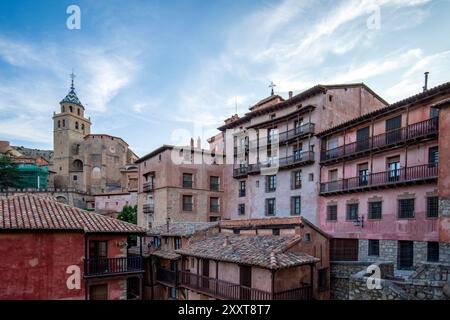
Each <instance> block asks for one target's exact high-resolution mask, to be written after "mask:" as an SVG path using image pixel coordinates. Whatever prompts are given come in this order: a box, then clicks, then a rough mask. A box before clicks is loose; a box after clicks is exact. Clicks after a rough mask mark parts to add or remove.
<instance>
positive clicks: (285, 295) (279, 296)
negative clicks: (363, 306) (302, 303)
mask: <svg viewBox="0 0 450 320" xmlns="http://www.w3.org/2000/svg"><path fill="white" fill-rule="evenodd" d="M179 281H180V286H182V287H184V288H187V289H190V290H194V291H197V292H200V293H203V294H206V295H209V296H211V297H214V298H217V299H222V300H308V299H311V294H312V292H311V286H309V285H304V286H300V287H297V288H294V289H291V290H286V291H281V292H276V293H271V292H267V291H263V290H259V289H255V288H250V287H246V286H243V285H239V284H235V283H231V282H228V281H223V280H219V279H216V278H210V277H207V276H202V275H198V274H195V273H191V272H188V271H181V272H180V277H179Z"/></svg>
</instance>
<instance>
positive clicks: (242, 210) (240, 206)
mask: <svg viewBox="0 0 450 320" xmlns="http://www.w3.org/2000/svg"><path fill="white" fill-rule="evenodd" d="M238 215H240V216H243V215H245V203H239V204H238Z"/></svg>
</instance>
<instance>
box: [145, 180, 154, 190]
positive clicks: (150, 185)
mask: <svg viewBox="0 0 450 320" xmlns="http://www.w3.org/2000/svg"><path fill="white" fill-rule="evenodd" d="M153 189H154V188H153V181H149V182H145V183H144V186H143V190H144V192H152V191H153Z"/></svg>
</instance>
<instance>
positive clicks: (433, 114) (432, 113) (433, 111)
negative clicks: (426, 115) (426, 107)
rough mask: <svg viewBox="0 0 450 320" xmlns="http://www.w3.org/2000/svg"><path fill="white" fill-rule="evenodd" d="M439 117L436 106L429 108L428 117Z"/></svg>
mask: <svg viewBox="0 0 450 320" xmlns="http://www.w3.org/2000/svg"><path fill="white" fill-rule="evenodd" d="M436 117H439V109H438V108H430V118H436Z"/></svg>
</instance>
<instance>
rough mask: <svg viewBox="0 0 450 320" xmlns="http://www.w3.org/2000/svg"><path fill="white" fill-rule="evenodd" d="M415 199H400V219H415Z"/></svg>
mask: <svg viewBox="0 0 450 320" xmlns="http://www.w3.org/2000/svg"><path fill="white" fill-rule="evenodd" d="M414 216H415V213H414V199H400V200H398V218H399V219H410V218H414Z"/></svg>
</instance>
